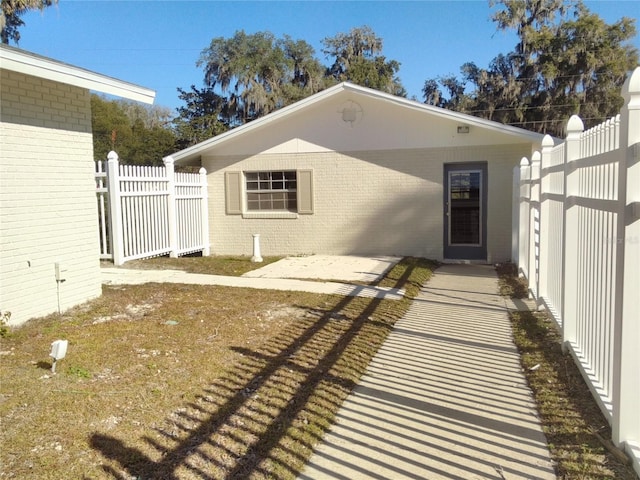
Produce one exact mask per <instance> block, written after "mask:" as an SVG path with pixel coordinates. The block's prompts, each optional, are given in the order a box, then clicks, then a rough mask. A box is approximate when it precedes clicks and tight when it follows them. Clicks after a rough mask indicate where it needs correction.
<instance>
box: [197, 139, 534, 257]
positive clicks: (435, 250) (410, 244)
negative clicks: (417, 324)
mask: <svg viewBox="0 0 640 480" xmlns="http://www.w3.org/2000/svg"><path fill="white" fill-rule="evenodd" d="M530 151H531V145H530V144H526V145H525V144H520V145H501V146H476V147H451V148H432V149H405V150H391V151H368V152H349V153H336V152H317V153H300V154H268V155H264V154H263V155H253V156H246V157H217V158H216V157H205V158H203V166H204V167H205V168H206V169H207V171H208V172H209V195H210V198H211V200H210V220H211V223H210V231H211V249H212V253H213V254H244V255H251V253H252V234H254V233H259V234H260V236H261V247H262V254H263V255H282V254H289V255H292V254H312V253H325V254H369V255H371V254H385V255H414V256H421V257H427V258H433V259H442V256H443V187H442V181H443V171H444V164H445V163H454V162H481V161H486V162H488V177H489V198H488V219H487V223H488V255H489V261H491V262H496V261H503V260H508V259H509V257H510V254H511V246H510V245H511V174H512V168H513V166H515V165H517V164H518V161H519V160H520V158H522V156H525V155H529V154H530ZM281 169H282V170H284V169H294V170H295V169H313V175H314V179H313V183H314V207H315V208H314V213H313V214H312V215H298V216H297V217H296V218H287V219H277V218H245V217H243V216H241V215H226V214H225V207H224V206H225V203H224V202H225V198H224V172H225V171H226V170H232V171H251V170H281Z"/></svg>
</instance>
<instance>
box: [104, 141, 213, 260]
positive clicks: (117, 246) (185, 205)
mask: <svg viewBox="0 0 640 480" xmlns="http://www.w3.org/2000/svg"><path fill="white" fill-rule="evenodd" d="M164 163H165V165H164V166H163V167H151V166H139V165H120V164H119V162H118V155H117V154H116V153H115V152H110V153H109V156H108V161H107V162H106V164H105V162H102V161H98V162H96V174H95V177H96V194H97V199H98V216H99V229H100V258H106V259H113V262H114V264H115V265H122V264H123V263H124V262H126V261H128V260H135V259H140V258H148V257H154V256H158V255H166V254H169V255H170V256H172V257H177V256H179V255H185V254H188V253H194V252H202V254H203V255H209V227H208V225H209V224H208V218H207V217H208V213H207V212H208V210H207V208H208V207H207V201H208V199H207V177H206V171H205V170H204V168H201V169H200V173H176V172H174V167H173V159H172V158H171V157H167V158H165V160H164Z"/></svg>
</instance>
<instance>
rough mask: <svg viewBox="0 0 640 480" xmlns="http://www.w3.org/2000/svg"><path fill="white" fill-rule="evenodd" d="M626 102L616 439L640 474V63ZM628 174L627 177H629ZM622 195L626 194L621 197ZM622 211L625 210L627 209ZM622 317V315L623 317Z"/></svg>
mask: <svg viewBox="0 0 640 480" xmlns="http://www.w3.org/2000/svg"><path fill="white" fill-rule="evenodd" d="M622 96H623V97H624V99H625V106H624V107H623V109H622V111H621V115H620V129H621V130H620V150H621V155H622V156H621V158H620V167H619V168H620V170H619V171H620V177H619V179H620V180H621V181H623V182H624V184H623V185H618V188H619V201H621V202H622V205H621V209H623V211H624V214H622V215H619V217H622V218H619V219H618V221H619V228H618V232H619V233H618V235H619V237H618V239H617V242H618V243H617V247H618V249H621V250H622V254H621V255H618V258H619V259H620V262H621V263H620V264H618V265H616V273H617V275H616V276H617V278H616V284H617V285H616V288H619V290H620V296H619V297H618V296H616V302H620V303H619V305H617V306H616V313H618V312H620V313H619V315H618V314H616V319H615V320H616V325H615V338H614V352H616V356H615V358H614V377H613V419H612V425H611V426H612V438H613V441H614V442H615V443H616V444H617V445H619V446H621V444H622V443H623V442H626V441H628V440H635V450H632V449H631V447H629V449H630V450H631V451H630V452H629V453H631V454H632V457H633V459H634V468H635V470H636V472H638V473H639V474H640V410H639V409H638V405H639V404H640V380H639V379H640V353H639V351H638V345H640V322H638V312H640V300H639V297H640V296H639V295H638V284H639V283H640V274H639V273H638V265H640V67H637V68H636V69H635V70H634V72H633V73H632V75H631V76H630V77H629V78H628V79H627V81H626V83H625V84H624V87H623V88H622ZM625 177H626V178H625ZM620 196H621V197H622V198H620ZM621 213H622V212H621ZM618 317H619V318H618Z"/></svg>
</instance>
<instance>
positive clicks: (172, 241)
mask: <svg viewBox="0 0 640 480" xmlns="http://www.w3.org/2000/svg"><path fill="white" fill-rule="evenodd" d="M162 161H163V163H164V168H165V175H166V176H167V191H168V192H169V195H168V196H167V221H168V223H169V249H170V251H169V256H170V257H171V258H177V257H178V248H179V246H178V219H177V218H176V175H175V167H174V159H173V157H171V156H168V157H165V158H163V159H162Z"/></svg>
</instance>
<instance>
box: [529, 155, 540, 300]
mask: <svg viewBox="0 0 640 480" xmlns="http://www.w3.org/2000/svg"><path fill="white" fill-rule="evenodd" d="M532 285H533V288H532ZM539 291H540V152H533V155H532V156H531V194H530V196H529V292H530V293H531V294H533V298H535V300H536V304H538V299H539V297H540V294H539Z"/></svg>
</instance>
